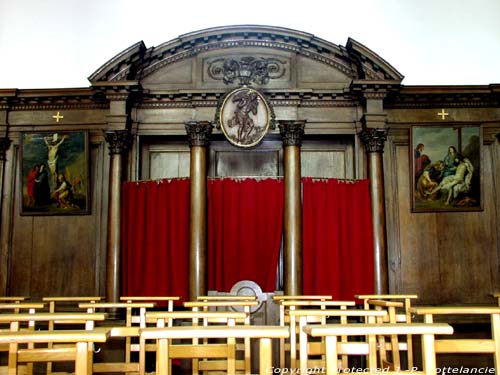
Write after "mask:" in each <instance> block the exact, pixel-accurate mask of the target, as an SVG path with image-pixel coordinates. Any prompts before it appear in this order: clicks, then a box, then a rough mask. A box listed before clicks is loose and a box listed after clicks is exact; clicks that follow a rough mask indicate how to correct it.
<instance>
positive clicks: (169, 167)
mask: <svg viewBox="0 0 500 375" xmlns="http://www.w3.org/2000/svg"><path fill="white" fill-rule="evenodd" d="M152 142H154V141H152V140H148V141H147V142H146V143H144V144H143V146H142V149H141V160H142V163H141V175H140V176H141V177H140V179H142V180H148V179H151V180H156V179H161V178H175V177H189V157H190V156H189V155H190V154H189V146H188V145H187V143H184V144H181V143H177V142H168V140H167V141H156V142H158V143H152Z"/></svg>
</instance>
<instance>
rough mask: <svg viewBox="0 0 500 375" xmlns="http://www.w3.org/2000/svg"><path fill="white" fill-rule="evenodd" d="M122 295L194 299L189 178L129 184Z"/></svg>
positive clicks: (125, 200) (124, 220) (125, 195)
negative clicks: (191, 293) (190, 268)
mask: <svg viewBox="0 0 500 375" xmlns="http://www.w3.org/2000/svg"><path fill="white" fill-rule="evenodd" d="M122 194H123V195H122V197H123V201H122V295H130V296H141V295H142V296H180V297H182V298H183V299H184V300H187V299H188V297H189V292H188V288H189V275H188V262H189V179H172V180H162V181H147V182H126V183H124V184H123V189H122Z"/></svg>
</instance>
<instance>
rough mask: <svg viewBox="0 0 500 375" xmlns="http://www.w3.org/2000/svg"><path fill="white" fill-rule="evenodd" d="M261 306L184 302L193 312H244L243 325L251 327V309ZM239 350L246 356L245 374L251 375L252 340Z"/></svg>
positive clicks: (229, 301)
mask: <svg viewBox="0 0 500 375" xmlns="http://www.w3.org/2000/svg"><path fill="white" fill-rule="evenodd" d="M258 305H259V302H258V301H256V300H252V301H248V300H244V301H238V300H211V301H188V302H184V307H186V308H190V309H191V310H192V311H209V310H215V311H222V310H225V311H238V310H239V311H243V312H244V313H246V317H245V319H244V321H243V324H245V325H250V315H251V309H252V308H253V307H256V306H258ZM236 347H237V350H238V351H240V352H243V353H244V355H245V373H250V371H251V366H252V364H251V362H250V357H249V356H248V353H250V350H251V347H250V339H249V338H245V339H243V347H241V346H240V345H237V346H236Z"/></svg>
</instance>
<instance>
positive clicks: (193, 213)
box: [186, 121, 213, 301]
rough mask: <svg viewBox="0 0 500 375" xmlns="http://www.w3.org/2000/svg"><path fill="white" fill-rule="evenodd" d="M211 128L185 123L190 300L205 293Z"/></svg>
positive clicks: (208, 125) (203, 122)
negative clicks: (188, 183) (188, 168)
mask: <svg viewBox="0 0 500 375" xmlns="http://www.w3.org/2000/svg"><path fill="white" fill-rule="evenodd" d="M212 129H213V125H212V124H211V123H210V122H208V121H190V122H187V123H186V133H187V135H188V139H189V147H190V150H191V155H190V156H191V158H190V178H191V184H190V198H191V200H190V221H189V299H190V300H191V301H194V300H196V298H197V297H198V296H200V295H206V294H207V146H208V143H209V139H210V135H211V134H212Z"/></svg>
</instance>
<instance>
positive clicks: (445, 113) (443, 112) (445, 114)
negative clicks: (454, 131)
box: [437, 109, 449, 120]
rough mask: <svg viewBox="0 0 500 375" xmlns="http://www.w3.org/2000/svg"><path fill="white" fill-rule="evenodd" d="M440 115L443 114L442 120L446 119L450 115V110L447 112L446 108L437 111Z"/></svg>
mask: <svg viewBox="0 0 500 375" xmlns="http://www.w3.org/2000/svg"><path fill="white" fill-rule="evenodd" d="M437 115H438V116H441V120H444V119H445V118H446V116H448V115H449V113H448V112H445V111H444V109H442V110H441V112H438V113H437Z"/></svg>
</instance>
